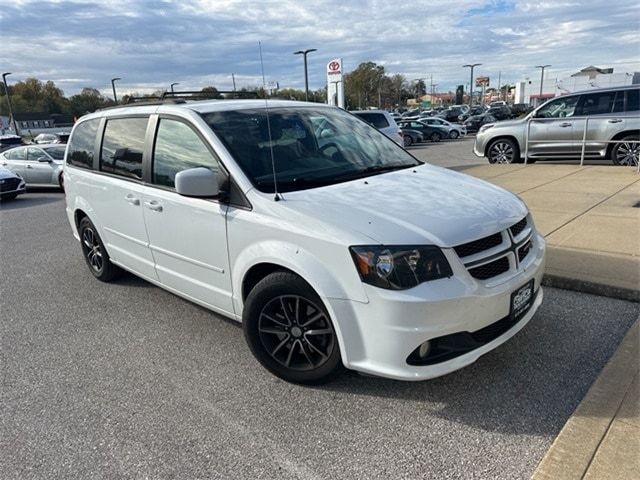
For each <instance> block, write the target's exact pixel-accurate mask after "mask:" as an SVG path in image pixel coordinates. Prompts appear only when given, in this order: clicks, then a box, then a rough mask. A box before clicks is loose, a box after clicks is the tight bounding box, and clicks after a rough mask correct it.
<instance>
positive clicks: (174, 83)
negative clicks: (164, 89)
mask: <svg viewBox="0 0 640 480" xmlns="http://www.w3.org/2000/svg"><path fill="white" fill-rule="evenodd" d="M174 85H180V82H173V83H172V84H171V93H173V86H174Z"/></svg>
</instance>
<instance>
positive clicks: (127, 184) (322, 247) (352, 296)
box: [65, 100, 545, 383]
mask: <svg viewBox="0 0 640 480" xmlns="http://www.w3.org/2000/svg"><path fill="white" fill-rule="evenodd" d="M65 180H66V200H67V214H68V217H69V222H70V223H71V226H72V229H73V233H74V236H75V237H76V238H77V239H78V240H79V241H80V245H81V248H82V253H83V255H84V257H85V259H86V262H87V264H88V266H89V270H90V271H91V273H92V274H93V275H94V276H95V277H96V278H98V279H99V280H103V281H110V280H113V279H115V278H116V277H117V275H118V274H119V273H120V272H121V269H124V270H127V271H129V272H132V273H134V274H135V275H138V276H140V277H142V278H144V279H146V280H148V281H149V282H151V283H153V284H155V285H158V286H160V287H162V288H165V289H167V290H169V291H170V292H173V293H175V294H177V295H180V296H182V297H184V298H186V299H188V300H190V301H192V302H195V303H197V304H199V305H202V306H204V307H206V308H209V309H211V310H213V311H215V312H217V313H219V314H222V315H224V316H227V317H231V318H233V319H235V320H238V321H241V322H242V323H243V328H244V333H245V336H246V340H247V342H248V344H249V347H250V348H251V350H252V352H253V353H254V355H255V356H256V358H257V359H258V360H259V361H260V362H261V363H262V364H263V365H264V366H265V367H266V368H267V369H269V370H270V371H271V372H273V373H274V374H275V375H278V376H279V377H281V378H284V379H286V380H289V381H292V382H299V383H320V382H324V381H327V380H329V379H331V378H333V377H334V376H335V375H336V374H338V373H339V372H340V371H341V370H342V369H343V368H344V367H346V368H349V369H353V370H357V371H360V372H366V373H370V374H375V375H381V376H384V377H389V378H395V379H404V380H421V379H428V378H432V377H436V376H439V375H443V374H446V373H448V372H451V371H454V370H457V369H459V368H461V367H463V366H465V365H468V364H470V363H472V362H474V361H475V360H476V359H477V358H478V357H480V356H481V355H483V354H485V353H487V352H488V351H490V350H492V349H493V348H495V347H497V346H498V345H500V344H501V343H503V342H505V341H506V340H507V339H509V338H510V337H512V336H513V335H515V334H516V332H518V331H519V330H520V329H521V328H522V327H524V325H525V324H526V323H527V322H528V321H529V320H530V319H531V317H532V316H533V315H534V313H535V311H536V310H537V308H538V307H539V305H540V303H541V301H542V289H541V288H540V281H541V278H542V273H543V267H544V260H545V255H544V251H545V244H544V240H543V238H542V237H541V236H540V235H539V234H538V233H537V231H536V229H535V227H534V224H533V221H532V219H531V216H530V215H529V214H528V211H527V208H526V206H525V205H524V203H523V202H522V201H520V200H519V199H518V198H517V197H516V196H515V195H512V194H511V193H509V192H507V191H505V190H502V189H501V188H498V187H495V186H493V185H490V184H488V183H485V182H483V181H481V180H476V179H474V178H472V177H469V176H466V175H463V174H460V173H456V172H453V171H448V170H445V169H441V168H438V167H434V166H430V165H426V164H423V163H422V162H420V161H418V160H416V159H415V158H414V157H412V156H411V155H410V154H409V153H407V152H406V151H405V150H404V149H403V148H401V147H399V146H398V145H396V144H395V143H394V142H392V141H391V140H389V139H388V138H387V137H386V136H384V135H383V134H381V133H380V132H378V131H377V130H376V129H374V128H372V127H370V126H369V125H367V124H365V123H364V122H362V121H359V120H358V119H356V118H355V117H354V116H352V115H350V114H349V113H347V112H344V111H342V110H340V109H338V108H333V107H328V106H323V105H316V104H308V103H298V102H284V101H282V102H281V101H270V102H269V109H268V110H266V109H265V102H264V101H257V100H222V101H202V102H186V103H184V102H183V103H181V104H161V103H159V104H156V105H144V106H142V105H138V106H130V107H119V108H113V109H108V110H104V111H100V112H97V113H94V114H91V115H87V116H85V117H83V118H82V119H80V121H79V122H78V123H77V124H76V126H75V127H74V129H73V132H72V134H71V139H70V143H69V147H68V150H67V155H66V165H65ZM211 341H215V339H213V338H212V339H211Z"/></svg>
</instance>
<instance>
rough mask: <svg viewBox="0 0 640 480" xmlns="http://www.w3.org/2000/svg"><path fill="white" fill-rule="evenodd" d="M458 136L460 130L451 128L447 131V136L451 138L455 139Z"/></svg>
mask: <svg viewBox="0 0 640 480" xmlns="http://www.w3.org/2000/svg"><path fill="white" fill-rule="evenodd" d="M459 136H460V132H458V131H457V130H451V133H449V138H450V139H451V140H455V139H457V138H458V137H459Z"/></svg>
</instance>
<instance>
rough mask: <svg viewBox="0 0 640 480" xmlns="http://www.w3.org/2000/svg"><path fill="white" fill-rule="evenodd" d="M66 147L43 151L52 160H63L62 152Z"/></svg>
mask: <svg viewBox="0 0 640 480" xmlns="http://www.w3.org/2000/svg"><path fill="white" fill-rule="evenodd" d="M65 150H66V147H51V148H46V149H45V151H46V152H47V153H48V154H49V155H50V156H51V158H53V159H54V160H64V151H65Z"/></svg>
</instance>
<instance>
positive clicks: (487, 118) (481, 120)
mask: <svg viewBox="0 0 640 480" xmlns="http://www.w3.org/2000/svg"><path fill="white" fill-rule="evenodd" d="M495 121H497V119H496V117H494V116H493V115H490V114H489V112H487V113H483V114H482V115H473V116H471V117H469V118H467V119H466V120H465V121H464V125H465V127H467V132H477V131H478V130H480V127H481V126H482V125H484V124H485V123H493V122H495Z"/></svg>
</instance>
